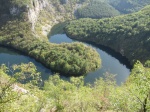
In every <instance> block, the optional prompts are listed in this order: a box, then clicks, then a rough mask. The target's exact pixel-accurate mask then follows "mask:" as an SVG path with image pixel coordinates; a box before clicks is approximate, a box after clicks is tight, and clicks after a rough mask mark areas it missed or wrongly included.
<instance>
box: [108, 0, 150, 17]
mask: <svg viewBox="0 0 150 112" xmlns="http://www.w3.org/2000/svg"><path fill="white" fill-rule="evenodd" d="M109 3H110V5H112V6H113V7H114V8H116V9H117V10H118V11H120V12H121V13H123V14H126V13H132V12H136V11H139V10H140V9H142V8H143V7H144V6H146V5H149V4H150V1H149V0H109Z"/></svg>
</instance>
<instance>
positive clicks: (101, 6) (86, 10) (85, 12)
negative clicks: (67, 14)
mask: <svg viewBox="0 0 150 112" xmlns="http://www.w3.org/2000/svg"><path fill="white" fill-rule="evenodd" d="M117 15H119V11H117V10H116V9H115V8H113V7H112V6H111V5H109V4H108V3H105V2H99V1H92V2H90V3H89V4H88V5H86V6H82V7H81V8H79V9H77V17H78V18H103V17H113V16H117Z"/></svg>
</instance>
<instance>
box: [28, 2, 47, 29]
mask: <svg viewBox="0 0 150 112" xmlns="http://www.w3.org/2000/svg"><path fill="white" fill-rule="evenodd" d="M48 5H49V3H48V1H47V0H31V7H29V8H28V19H29V21H30V22H31V24H32V30H34V27H35V24H36V21H37V19H38V16H39V13H40V11H41V10H43V9H44V8H46V7H47V6H48Z"/></svg>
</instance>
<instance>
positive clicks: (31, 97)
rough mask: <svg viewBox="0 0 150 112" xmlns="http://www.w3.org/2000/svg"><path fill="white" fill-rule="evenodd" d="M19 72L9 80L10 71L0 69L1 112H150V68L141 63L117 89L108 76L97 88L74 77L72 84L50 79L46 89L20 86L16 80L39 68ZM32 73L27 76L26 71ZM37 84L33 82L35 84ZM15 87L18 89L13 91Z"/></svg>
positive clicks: (98, 83) (99, 82)
mask: <svg viewBox="0 0 150 112" xmlns="http://www.w3.org/2000/svg"><path fill="white" fill-rule="evenodd" d="M17 66H18V67H21V68H22V69H20V71H15V72H13V74H14V75H12V76H15V78H14V77H8V76H7V73H8V72H9V70H11V71H13V70H15V69H14V67H13V68H12V69H9V68H7V67H6V66H4V65H3V66H1V68H0V111H1V112H8V111H9V112H14V111H15V112H20V111H21V112H22V111H27V112H36V111H37V112H39V111H42V110H43V111H46V112H47V111H52V112H55V111H58V112H70V111H71V112H73V111H77V112H83V111H85V112H99V111H101V112H105V111H107V112H108V111H110V112H116V111H119V112H138V111H141V112H149V111H150V99H149V97H150V82H149V80H150V75H149V74H150V68H149V67H146V66H145V67H144V66H143V65H142V64H141V63H140V62H139V61H138V62H137V63H136V64H135V65H134V68H133V69H132V72H131V74H130V76H129V78H128V80H127V81H126V83H125V84H122V85H121V86H117V85H116V83H115V79H114V76H113V75H111V74H109V73H106V74H105V78H100V79H98V80H96V82H95V83H94V85H90V84H88V85H84V81H83V77H78V78H75V77H72V78H71V79H70V81H64V80H62V79H60V77H59V75H54V76H50V77H49V79H48V80H47V81H45V82H44V87H41V86H40V87H39V86H36V85H34V83H32V79H31V80H30V81H28V82H27V83H26V84H20V83H18V82H17V81H15V79H16V80H18V79H22V76H20V75H17V76H16V75H15V74H22V73H23V74H24V75H25V76H26V74H27V73H28V76H32V74H39V73H36V70H35V69H36V68H35V66H34V65H33V64H32V63H29V64H22V65H17ZM29 66H30V67H31V68H32V69H30V70H28V71H27V72H26V73H25V72H24V70H26V69H27V67H29ZM33 82H34V80H33ZM14 87H16V88H17V89H14Z"/></svg>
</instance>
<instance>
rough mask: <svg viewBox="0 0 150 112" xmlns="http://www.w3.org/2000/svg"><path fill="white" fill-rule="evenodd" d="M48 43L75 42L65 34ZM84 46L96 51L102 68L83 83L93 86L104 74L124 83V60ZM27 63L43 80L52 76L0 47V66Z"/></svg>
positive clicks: (125, 70) (12, 51)
mask: <svg viewBox="0 0 150 112" xmlns="http://www.w3.org/2000/svg"><path fill="white" fill-rule="evenodd" d="M49 41H50V42H52V43H57V44H60V43H62V42H67V43H71V42H74V41H75V40H73V39H70V38H69V37H67V36H66V34H54V35H52V36H50V38H49ZM85 44H87V45H89V46H92V47H93V48H94V49H96V50H97V52H98V53H99V54H100V57H101V59H102V68H100V69H98V70H96V71H93V72H90V73H88V74H87V75H86V76H85V78H84V80H85V83H91V84H93V83H94V81H95V80H96V79H98V78H100V77H103V76H104V74H105V73H110V74H116V81H117V84H118V85H120V84H121V83H122V82H125V80H126V79H127V77H128V76H129V74H130V69H129V67H128V66H127V65H125V62H126V60H125V59H124V58H123V57H121V59H118V58H117V57H114V56H112V55H110V54H109V53H108V52H106V51H104V50H101V49H100V48H99V47H97V46H94V45H91V44H88V43H85ZM119 60H120V61H119ZM28 62H32V63H34V64H35V65H36V67H37V71H38V72H41V74H42V78H43V79H44V80H46V79H48V77H49V76H50V75H52V74H53V73H52V72H51V70H50V69H47V68H46V67H44V66H43V65H42V64H41V63H39V62H37V61H35V60H34V59H33V58H31V57H29V56H26V55H23V54H21V53H19V52H16V51H14V50H12V49H8V48H4V47H0V64H6V65H7V66H8V67H10V66H12V65H13V64H20V63H28ZM61 78H62V79H65V80H69V77H65V76H63V75H61Z"/></svg>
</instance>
